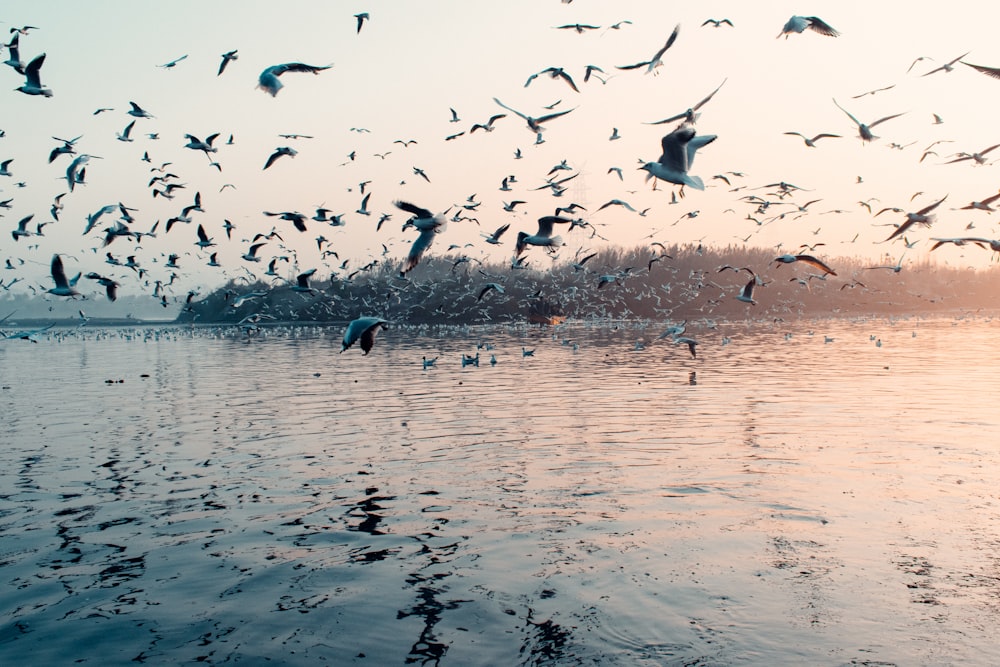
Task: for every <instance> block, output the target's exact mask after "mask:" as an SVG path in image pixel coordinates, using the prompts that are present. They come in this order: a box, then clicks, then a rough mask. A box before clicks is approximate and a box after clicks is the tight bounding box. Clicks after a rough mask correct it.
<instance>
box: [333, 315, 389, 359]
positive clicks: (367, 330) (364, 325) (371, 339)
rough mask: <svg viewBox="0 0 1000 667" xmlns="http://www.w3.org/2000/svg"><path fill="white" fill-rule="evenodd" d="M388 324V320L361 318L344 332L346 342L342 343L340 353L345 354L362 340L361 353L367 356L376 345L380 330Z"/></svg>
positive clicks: (349, 325)
mask: <svg viewBox="0 0 1000 667" xmlns="http://www.w3.org/2000/svg"><path fill="white" fill-rule="evenodd" d="M387 324H388V322H387V321H386V320H383V319H381V318H378V317H359V318H357V319H356V320H353V321H352V322H351V323H350V324H348V325H347V329H346V330H345V331H344V340H343V341H342V342H341V347H340V351H341V352H343V351H344V350H346V349H348V348H350V347H351V346H352V345H354V343H356V342H357V341H358V339H360V340H361V351H362V352H364V353H365V354H366V355H367V354H368V353H369V352H371V349H372V347H373V346H374V345H375V336H376V335H377V334H378V332H379V329H380V328H385V326H386V325H387Z"/></svg>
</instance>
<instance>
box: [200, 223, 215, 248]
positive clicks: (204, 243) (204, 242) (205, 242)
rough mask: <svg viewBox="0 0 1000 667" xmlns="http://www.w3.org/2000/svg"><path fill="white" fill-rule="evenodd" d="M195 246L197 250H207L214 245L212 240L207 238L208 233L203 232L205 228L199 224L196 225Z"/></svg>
mask: <svg viewBox="0 0 1000 667" xmlns="http://www.w3.org/2000/svg"><path fill="white" fill-rule="evenodd" d="M195 245H196V246H198V247H199V248H208V247H211V246H214V245H215V244H214V243H212V239H210V238H208V233H207V232H205V228H204V227H203V226H202V225H201V223H199V224H198V240H197V241H196V242H195Z"/></svg>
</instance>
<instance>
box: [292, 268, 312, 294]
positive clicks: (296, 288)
mask: <svg viewBox="0 0 1000 667" xmlns="http://www.w3.org/2000/svg"><path fill="white" fill-rule="evenodd" d="M314 273H316V269H315V268H312V269H309V270H308V271H304V272H302V273H300V274H299V275H298V276H296V277H295V284H294V285H292V291H293V292H305V293H307V294H315V293H316V289H315V288H314V287H312V286H311V285H310V284H309V279H310V278H311V277H312V276H313V274H314Z"/></svg>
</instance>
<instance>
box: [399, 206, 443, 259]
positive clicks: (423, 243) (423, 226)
mask: <svg viewBox="0 0 1000 667" xmlns="http://www.w3.org/2000/svg"><path fill="white" fill-rule="evenodd" d="M393 203H394V204H395V206H396V208H398V209H401V210H403V211H406V212H407V213H409V214H410V215H412V216H413V217H412V218H410V219H409V220H407V221H406V223H405V224H404V225H403V229H404V230H405V229H407V228H408V227H415V228H416V229H417V230H419V231H420V235H419V236H417V238H416V240H415V241H414V242H413V245H412V246H410V252H409V254H407V256H406V260H404V262H403V266H402V268H401V269H400V270H399V273H400V275H403V276H405V275H406V274H407V273H409V272H410V271H412V270H413V268H414V267H416V266H417V264H419V263H420V260H421V259H422V258H423V256H424V253H425V252H427V249H428V248H430V247H431V244H432V243H433V242H434V237H436V236H437V235H438V234H440V233H441V232H443V231H444V230H445V228H446V227H447V222H446V221H445V219H444V218H443V217H441V216H439V215H434V213H432V212H431V211H429V210H427V209H426V208H421V207H420V206H416V205H415V204H411V203H409V202H405V201H395V202H393Z"/></svg>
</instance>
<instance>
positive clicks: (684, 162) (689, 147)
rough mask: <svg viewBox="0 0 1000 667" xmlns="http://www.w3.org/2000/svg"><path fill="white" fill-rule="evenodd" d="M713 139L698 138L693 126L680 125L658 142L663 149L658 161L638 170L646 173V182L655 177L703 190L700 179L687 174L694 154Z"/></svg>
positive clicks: (710, 136)
mask: <svg viewBox="0 0 1000 667" xmlns="http://www.w3.org/2000/svg"><path fill="white" fill-rule="evenodd" d="M715 139H716V135H714V134H707V135H702V136H700V137H699V136H697V134H696V132H695V129H694V126H692V125H689V124H684V125H681V126H680V127H678V128H677V129H675V130H674V131H673V132H671V133H670V134H667V135H665V136H664V137H663V138H662V139H661V140H660V147H661V148H662V149H663V154H662V155H660V159H659V160H657V161H656V162H647V163H645V164H644V165H642V166H641V167H639V168H640V169H644V170H645V171H647V172H648V175H647V176H646V180H649V179H650V178H652V177H654V176H655V177H656V178H659V179H660V180H663V181H667V182H668V183H673V184H674V185H682V186H683V185H688V186H690V187H692V188H694V189H696V190H704V189H705V183H704V182H703V181H702V180H701V178H700V177H698V176H692V175H690V174H688V169H690V167H691V164H692V162H694V155H695V152H696V151H697V150H698V149H699V148H701V147H702V146H705V145H707V144H710V143H711V142H713V141H715Z"/></svg>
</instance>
